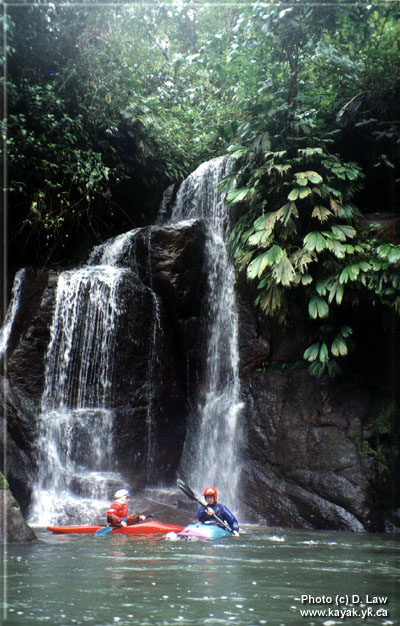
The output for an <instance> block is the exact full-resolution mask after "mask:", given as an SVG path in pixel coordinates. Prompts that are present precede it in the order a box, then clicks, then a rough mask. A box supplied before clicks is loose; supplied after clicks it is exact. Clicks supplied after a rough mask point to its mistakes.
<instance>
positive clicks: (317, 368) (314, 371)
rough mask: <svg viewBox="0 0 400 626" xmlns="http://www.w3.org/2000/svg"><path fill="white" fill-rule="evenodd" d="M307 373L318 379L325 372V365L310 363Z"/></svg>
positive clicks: (316, 362) (317, 362)
mask: <svg viewBox="0 0 400 626" xmlns="http://www.w3.org/2000/svg"><path fill="white" fill-rule="evenodd" d="M328 365H329V364H328ZM308 371H309V372H310V374H311V375H312V376H317V377H318V378H319V377H320V376H322V374H323V373H324V371H325V363H321V362H320V361H314V363H311V365H310V367H309V368H308Z"/></svg>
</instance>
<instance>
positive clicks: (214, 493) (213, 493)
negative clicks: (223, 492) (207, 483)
mask: <svg viewBox="0 0 400 626" xmlns="http://www.w3.org/2000/svg"><path fill="white" fill-rule="evenodd" d="M203 496H214V500H215V502H216V501H217V498H218V493H217V490H216V489H215V487H206V488H205V489H204V491H203Z"/></svg>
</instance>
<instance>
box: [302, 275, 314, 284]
mask: <svg viewBox="0 0 400 626" xmlns="http://www.w3.org/2000/svg"><path fill="white" fill-rule="evenodd" d="M312 281H313V277H312V276H311V275H310V274H303V276H302V277H301V284H302V285H310V284H311V283H312Z"/></svg>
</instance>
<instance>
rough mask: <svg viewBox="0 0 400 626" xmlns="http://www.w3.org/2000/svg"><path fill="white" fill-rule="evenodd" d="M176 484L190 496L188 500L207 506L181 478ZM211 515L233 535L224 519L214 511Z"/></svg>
mask: <svg viewBox="0 0 400 626" xmlns="http://www.w3.org/2000/svg"><path fill="white" fill-rule="evenodd" d="M176 484H177V485H178V487H179V489H180V490H181V491H182V492H183V493H184V494H185V496H187V497H188V498H190V500H193V502H198V503H199V504H201V506H204V507H207V504H205V503H204V502H203V501H202V500H201V498H199V496H196V494H195V493H194V491H193V490H192V489H191V488H190V487H189V485H186V483H184V482H183V480H181V479H180V478H178V480H177V481H176ZM212 517H214V518H215V519H216V520H217V522H218V523H219V524H221V526H223V528H225V530H227V531H228V532H230V533H231V535H233V530H232V528H231V527H230V526H229V524H227V523H226V522H225V520H222V519H221V518H220V517H218V516H217V515H215V513H213V514H212Z"/></svg>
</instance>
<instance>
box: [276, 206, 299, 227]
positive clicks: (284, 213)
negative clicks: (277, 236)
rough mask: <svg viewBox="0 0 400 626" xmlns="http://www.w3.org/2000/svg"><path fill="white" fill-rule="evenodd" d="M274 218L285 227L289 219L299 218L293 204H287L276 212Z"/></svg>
mask: <svg viewBox="0 0 400 626" xmlns="http://www.w3.org/2000/svg"><path fill="white" fill-rule="evenodd" d="M276 216H277V220H279V221H280V222H282V224H283V225H284V226H286V225H287V223H288V221H289V219H290V218H291V217H296V218H298V217H299V212H298V210H297V206H296V205H295V203H294V202H287V203H286V204H284V205H283V206H282V207H281V208H280V209H279V210H278V211H276Z"/></svg>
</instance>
